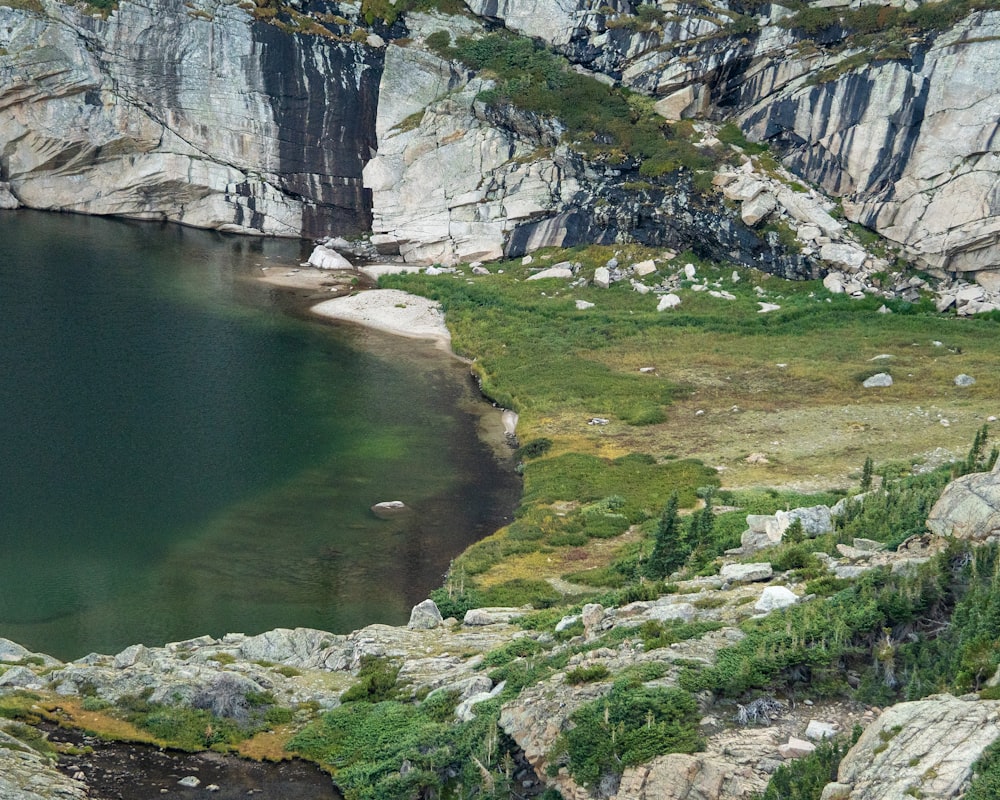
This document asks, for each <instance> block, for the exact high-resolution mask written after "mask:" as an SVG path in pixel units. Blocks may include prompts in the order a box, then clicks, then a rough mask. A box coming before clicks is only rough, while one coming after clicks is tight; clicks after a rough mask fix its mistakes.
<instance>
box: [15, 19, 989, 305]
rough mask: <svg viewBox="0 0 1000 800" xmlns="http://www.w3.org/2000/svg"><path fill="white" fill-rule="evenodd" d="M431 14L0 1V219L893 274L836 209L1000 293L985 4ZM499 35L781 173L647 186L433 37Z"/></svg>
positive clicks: (704, 145)
mask: <svg viewBox="0 0 1000 800" xmlns="http://www.w3.org/2000/svg"><path fill="white" fill-rule="evenodd" d="M435 5H436V4H434V3H424V4H423V5H422V6H421V7H424V8H431V9H432V10H431V11H423V12H419V13H418V12H411V13H402V14H401V15H400V14H398V13H393V14H391V15H388V16H390V18H391V19H392V24H391V25H389V24H387V23H385V22H384V21H383V20H381V19H379V14H378V13H377V12H372V11H371V10H370V9H369V6H367V5H365V4H361V5H359V4H357V3H351V2H340V3H335V2H326V1H325V0H324V2H313V3H304V4H298V3H296V4H292V5H288V6H282V5H277V4H273V3H259V4H257V5H253V4H250V3H237V2H232V1H230V2H216V0H210V1H208V2H202V0H199V1H198V2H193V3H180V2H179V1H178V0H155V2H153V3H151V4H146V5H143V4H137V3H133V2H122V3H121V4H119V5H115V6H114V7H108V8H106V9H104V10H100V9H98V8H96V7H91V6H86V5H81V6H67V5H62V4H59V3H56V2H52V0H45V2H44V3H38V4H35V3H28V2H17V3H14V4H13V6H14V7H10V6H0V142H2V143H3V147H2V148H0V149H2V152H3V156H2V158H0V206H2V207H17V206H19V205H24V206H28V207H33V208H45V209H58V210H68V211H77V212H82V213H91V214H117V215H122V216H129V217H137V218H146V219H168V220H174V221H177V222H182V223H184V224H189V225H195V226H199V227H210V228H218V229H220V230H227V231H238V232H245V233H251V232H260V233H266V234H272V235H284V236H310V237H311V236H322V235H337V236H356V235H359V234H362V233H366V232H369V233H371V235H372V241H373V242H374V243H375V244H377V245H378V247H379V249H380V250H381V251H383V252H398V253H400V254H402V256H403V257H404V258H405V259H407V260H408V261H413V262H425V263H426V262H441V263H445V264H447V263H453V262H455V261H470V260H476V259H478V260H487V259H492V258H497V257H499V256H501V255H502V254H507V255H508V256H510V255H520V254H524V253H527V252H531V251H533V250H534V249H537V248H539V247H543V246H548V245H567V246H568V245H573V244H577V243H580V242H603V243H612V242H628V241H637V242H642V243H645V244H651V245H663V246H668V247H673V248H675V249H678V250H683V249H686V248H689V247H693V248H695V249H696V250H697V251H699V252H700V253H703V254H704V255H705V257H712V258H717V259H721V258H730V259H732V260H734V261H737V262H739V263H742V264H745V265H747V266H755V267H759V268H761V269H764V270H765V271H769V272H775V273H778V274H782V275H786V276H788V277H795V276H802V277H809V276H822V275H825V274H827V273H834V275H835V277H836V279H837V280H841V283H842V284H850V282H851V281H850V279H848V280H847V281H843V280H842V279H841V278H840V277H837V274H838V273H841V274H843V273H845V272H846V273H847V274H848V278H849V276H850V273H853V272H854V271H856V270H858V269H861V268H864V266H865V265H866V264H867V265H868V266H869V267H870V268H871V269H872V271H874V272H881V271H884V265H883V263H882V262H879V261H878V260H877V257H876V261H875V262H874V263H871V260H872V258H873V256H872V254H868V255H867V256H866V255H862V252H861V250H859V249H858V247H857V246H856V245H858V243H857V242H856V241H852V240H851V237H848V239H847V242H846V243H845V242H844V241H842V239H843V235H844V231H843V225H842V224H841V222H840V221H839V220H838V219H837V218H835V217H834V218H831V217H830V215H829V213H828V212H830V211H833V210H836V214H837V216H838V217H839V216H840V215H841V213H842V215H843V218H846V219H847V220H852V221H855V222H859V223H861V224H863V225H864V226H867V227H868V228H871V229H873V230H875V231H877V232H878V233H879V234H880V235H881V236H882V237H884V238H885V240H886V241H887V242H888V243H889V245H890V246H891V247H893V248H897V249H898V252H899V254H900V255H901V256H902V258H903V259H904V260H905V261H907V262H911V263H912V264H914V265H916V266H917V267H918V268H920V269H924V270H927V271H929V272H931V273H933V274H935V275H937V276H938V277H940V278H944V277H949V276H950V277H959V276H960V277H961V279H962V280H964V281H965V282H966V283H969V284H971V283H973V281H974V280H975V281H978V283H979V284H980V285H981V286H982V287H984V288H985V289H986V290H989V291H993V292H995V291H996V290H998V289H1000V281H998V278H997V276H996V274H995V266H996V264H997V261H998V257H997V255H998V251H997V237H998V230H997V223H996V219H997V201H996V196H997V181H998V178H997V175H998V171H997V168H996V160H997V151H996V144H995V142H996V138H997V137H996V136H995V130H996V120H997V118H998V116H1000V113H998V107H997V103H998V100H997V98H998V97H1000V91H998V88H1000V87H998V86H996V85H995V81H996V78H995V76H994V72H995V70H992V69H989V68H988V65H990V64H992V63H994V62H995V61H996V57H997V47H998V45H997V39H998V37H997V35H996V29H997V26H998V24H1000V23H998V19H1000V18H998V16H997V13H998V12H995V11H988V10H986V11H976V10H974V9H973V7H972V6H970V7H969V9H968V13H966V14H959V15H958V16H959V18H958V19H954V18H952V17H947V16H944V17H942V18H940V19H938V18H935V17H934V16H933V13H931V12H930V11H928V12H927V13H924V14H923V15H921V13H918V12H921V11H922V9H923V6H919V5H918V4H916V3H913V4H909V5H907V7H906V8H907V10H906V11H905V12H904V11H899V12H898V14H897V12H896V11H895V10H894V9H893V8H892V7H890V6H888V5H887V6H886V7H885V9H883V11H884V13H883V17H884V27H885V31H884V32H883V33H882V34H879V35H880V36H881V37H882V38H878V36H875V34H873V33H872V30H873V25H874V23H872V22H871V21H870V20H869V19H868V17H870V16H874V14H868V16H865V13H866V9H869V10H871V11H872V12H875V11H877V10H878V8H880V6H879V5H877V4H875V5H869V4H868V3H864V4H861V6H860V9H859V8H848V7H847V5H846V4H836V3H826V2H824V3H814V4H812V7H810V8H809V9H806V10H807V11H809V12H810V13H811V16H809V15H807V16H806V17H805V18H804V19H803V21H802V22H801V23H800V22H798V20H799V17H798V16H797V15H798V14H804V13H805V12H803V11H801V10H800V9H799V8H798V6H795V7H791V6H789V7H785V6H781V5H778V4H773V5H766V6H758V5H743V4H740V3H737V2H733V3H721V4H714V5H710V7H702V5H699V4H686V3H673V2H670V3H667V2H659V3H648V4H635V3H633V2H628V1H627V0H614V2H609V3H602V4H597V3H594V2H590V0H574V1H572V2H571V1H570V0H564V1H562V2H557V3H539V2H536V0H504V1H503V2H496V1H495V0H470V1H469V2H467V3H465V6H466V7H467V10H468V11H467V13H465V14H460V15H455V14H452V15H444V14H441V13H440V12H438V11H434V10H433V7H434V6H435ZM931 5H932V4H928V7H930V6H931ZM448 8H451V9H453V8H454V6H453V5H452V6H448ZM403 11H404V12H405V8H403ZM893 14H896V16H893ZM899 14H903V15H904V16H899ZM907 14H909V15H910V16H905V15H907ZM911 17H912V18H911ZM370 22H373V23H374V25H372V24H369V23H370ZM497 26H501V27H503V28H506V29H508V30H509V31H512V32H515V33H517V34H520V35H523V36H530V37H534V38H536V39H537V40H538V41H541V42H544V43H545V44H546V45H548V46H549V47H550V48H552V49H553V50H554V51H555V52H558V53H560V54H562V55H563V56H564V57H565V58H566V59H568V61H569V62H570V63H571V64H572V65H573V66H574V68H575V69H577V70H579V71H581V72H582V73H583V74H585V75H588V76H592V77H593V79H594V80H596V81H601V82H603V83H606V84H607V83H610V84H613V85H619V86H622V87H626V88H628V89H630V90H632V91H634V92H638V93H640V94H642V95H646V96H648V98H649V103H650V107H652V108H654V109H655V111H656V112H657V113H658V114H659V115H660V116H661V118H662V119H663V120H666V121H669V123H670V124H677V123H678V121H688V120H693V121H696V123H697V124H696V125H695V128H694V131H695V134H696V135H695V137H694V140H693V141H694V143H695V145H696V146H697V147H698V148H700V149H701V150H702V151H703V152H705V153H707V152H708V151H710V150H712V149H713V148H716V152H719V150H718V148H717V147H716V145H717V144H718V141H717V140H716V139H715V138H714V133H715V132H717V128H718V125H719V124H721V123H722V122H725V121H735V122H736V123H737V124H738V125H739V126H740V128H742V130H743V132H744V133H745V134H746V135H747V137H748V138H749V139H750V140H751V141H753V142H765V143H768V144H770V145H771V146H772V149H773V152H774V154H775V155H777V156H778V157H779V158H780V160H781V162H782V164H783V166H784V167H785V168H787V169H788V170H789V171H790V172H789V173H786V172H784V171H783V170H778V171H775V168H774V166H773V165H774V160H773V159H771V160H770V161H769V162H768V164H766V165H764V166H763V167H761V168H755V173H756V174H757V176H758V177H759V176H760V173H762V172H763V173H767V174H769V175H770V177H771V178H772V179H773V180H770V181H769V182H765V186H766V188H765V189H762V188H761V187H758V186H756V185H753V184H746V183H745V182H744V183H741V184H739V185H737V186H733V185H732V183H733V181H732V180H731V179H730V176H731V175H732V173H731V172H728V171H727V170H726V168H725V167H724V166H722V167H720V169H721V170H722V171H721V172H720V174H719V175H718V176H717V180H715V181H714V183H715V185H716V187H718V188H717V190H716V191H712V190H707V191H706V190H705V187H704V181H702V180H701V178H699V176H698V172H706V167H705V166H704V165H701V164H700V163H699V165H698V166H696V167H694V169H693V171H692V169H690V168H685V167H684V165H683V163H680V164H678V165H676V166H675V167H674V169H672V170H668V171H667V172H666V173H664V174H657V175H653V174H651V173H649V172H648V171H642V169H641V167H642V164H641V163H640V162H641V158H640V159H638V160H636V159H635V158H633V157H627V158H625V159H624V160H623V159H621V158H617V159H616V160H608V159H607V158H605V157H596V158H595V157H593V156H587V155H586V154H585V153H584V150H586V148H585V147H584V148H583V149H581V146H582V145H587V146H590V145H589V144H588V143H587V142H579V141H573V140H571V139H570V138H569V132H568V131H567V129H566V126H565V125H564V124H563V123H562V122H561V121H560V120H559V119H558V118H557V117H547V116H540V115H538V114H534V113H524V112H522V111H520V110H518V109H517V107H516V105H510V104H494V105H489V104H485V103H483V102H482V101H480V100H477V98H478V97H480V95H481V94H482V92H483V91H485V90H489V89H491V87H492V86H493V85H494V84H493V79H491V78H490V77H488V76H485V75H477V74H475V73H474V72H473V71H471V70H470V69H468V68H467V67H466V66H464V65H463V64H462V63H460V62H458V61H456V60H453V59H450V58H446V57H442V56H441V55H440V54H439V53H440V46H439V45H440V42H437V43H436V45H437V46H436V47H431V46H428V45H427V42H428V40H429V39H433V37H434V36H439V35H440V34H442V33H446V34H447V35H448V36H449V37H450V38H451V39H452V40H455V39H457V38H458V37H460V36H467V37H476V36H481V35H483V32H484V30H486V29H490V28H496V27H497ZM865 36H867V37H868V38H867V39H865V38H864V37H865ZM873 36H875V38H874V40H873V39H872V37H873ZM677 130H680V128H678V129H677ZM573 135H574V136H575V135H577V134H575V133H574V134H573ZM681 135H684V136H687V135H690V133H683V134H681ZM597 144H598V145H599V146H600V145H602V143H601V142H598V143H597ZM722 150H723V151H724V150H725V148H722ZM706 177H708V178H711V170H709V171H708V174H707V175H706ZM803 183H807V184H809V188H808V190H806V189H805V187H803V185H802V184H803ZM733 202H736V203H739V204H740V206H739V208H734V207H733V205H732V203H733ZM835 204H836V205H835ZM817 207H819V208H820V209H821V210H822V212H823V213H817V211H816V208H817ZM737 211H738V212H739V213H737ZM776 221H777V222H780V221H787V222H790V223H791V225H792V227H793V228H795V229H796V233H797V238H798V241H799V242H800V244H798V245H792V244H791V242H790V241H788V240H787V239H786V240H784V241H782V240H781V239H780V237H779V236H777V234H776V233H775V229H774V228H773V227H772V228H770V229H769V228H768V227H767V225H768V224H769V223H772V224H773V223H775V222H776ZM803 229H804V230H803ZM894 257H895V256H892V257H890V258H889V261H890V262H892V260H893V258H894ZM963 288H964V286H963V285H960V286H958V287H957V289H959V290H961V289H963ZM970 294H971V292H970ZM959 296H961V295H959Z"/></svg>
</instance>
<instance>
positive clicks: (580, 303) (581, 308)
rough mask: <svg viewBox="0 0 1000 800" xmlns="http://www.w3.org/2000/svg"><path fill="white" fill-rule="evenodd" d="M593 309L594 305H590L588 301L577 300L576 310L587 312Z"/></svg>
mask: <svg viewBox="0 0 1000 800" xmlns="http://www.w3.org/2000/svg"><path fill="white" fill-rule="evenodd" d="M593 307H594V304H593V303H588V302H587V301H586V300H577V301H576V310H577V311H586V310H587V309H588V308H593Z"/></svg>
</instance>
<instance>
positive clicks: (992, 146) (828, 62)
mask: <svg viewBox="0 0 1000 800" xmlns="http://www.w3.org/2000/svg"><path fill="white" fill-rule="evenodd" d="M467 5H468V6H469V7H470V8H471V9H472V10H473V11H475V12H476V13H478V14H482V15H484V16H488V17H492V18H494V19H497V20H498V21H501V22H502V23H503V24H504V25H506V26H507V27H508V28H511V29H512V30H515V31H517V32H519V33H523V34H526V35H530V36H535V37H538V38H541V39H543V40H545V41H546V42H548V43H549V44H550V45H552V46H554V47H555V48H556V49H558V50H559V51H560V52H562V53H563V54H564V55H566V56H567V57H568V58H569V59H570V60H571V61H573V62H574V63H576V64H579V65H580V66H582V67H585V68H586V69H589V70H594V71H595V72H598V73H603V74H605V75H608V76H610V77H612V78H613V79H615V80H619V81H621V82H622V83H624V84H625V85H627V86H630V87H632V88H635V89H639V90H641V91H644V92H647V93H650V94H652V95H653V96H654V97H655V98H662V99H661V100H660V101H659V103H658V104H657V107H662V108H663V109H664V113H665V115H667V116H668V117H669V118H680V117H691V116H698V115H708V114H711V113H712V112H713V111H716V112H719V111H721V112H723V113H732V112H733V111H735V112H737V114H738V115H739V120H740V123H741V127H743V128H744V130H745V131H747V132H748V133H749V135H750V138H751V139H752V140H755V141H756V140H765V141H768V142H770V143H772V144H774V145H776V146H777V148H778V149H779V150H780V151H782V152H783V154H784V163H785V164H786V165H787V166H789V167H790V168H791V169H792V170H793V171H794V172H796V173H798V174H799V175H802V176H804V177H806V178H808V179H809V180H811V181H813V182H815V183H817V184H819V185H821V186H822V187H823V188H824V189H825V190H826V191H827V192H829V193H830V194H833V195H836V196H841V197H842V198H843V207H844V211H845V214H846V216H847V217H848V219H850V220H852V221H856V222H861V223H862V224H865V225H867V226H869V227H872V228H875V229H877V230H878V231H879V232H880V233H881V234H882V235H883V236H885V237H887V238H888V239H890V240H893V241H895V242H898V243H900V244H901V245H903V247H904V250H905V252H906V254H907V255H908V256H909V257H911V258H913V259H915V260H916V261H917V262H918V263H919V264H920V265H921V266H923V267H924V268H930V269H936V270H942V271H945V270H947V271H954V272H964V271H976V270H982V269H988V268H995V267H996V264H997V263H998V262H1000V222H998V211H1000V206H998V201H997V196H998V192H997V188H998V185H1000V178H998V167H997V164H998V159H1000V145H998V140H1000V137H997V135H996V133H997V127H998V122H997V120H998V119H1000V75H998V74H997V71H996V70H993V69H990V67H989V65H991V64H995V63H996V62H997V60H998V59H1000V37H998V31H1000V12H996V11H993V12H980V13H973V14H971V15H970V16H969V17H967V18H966V19H965V20H963V21H961V22H960V23H958V24H957V25H956V26H955V27H954V28H952V29H951V30H948V31H946V32H944V33H942V34H940V35H935V34H929V35H925V36H924V37H923V38H922V39H920V40H919V41H914V40H911V41H910V42H908V43H906V44H907V45H908V55H907V57H904V58H902V59H899V60H889V61H878V60H875V59H871V60H868V59H865V60H863V61H862V63H861V65H860V66H859V67H854V68H851V63H852V62H851V61H847V62H846V64H845V63H843V62H845V60H846V59H854V62H853V63H857V56H858V51H857V50H853V49H850V48H847V49H841V50H840V51H839V52H838V51H837V50H836V49H834V50H831V51H830V52H828V53H827V52H824V50H823V49H821V48H817V47H815V46H812V47H807V48H799V47H798V46H797V45H798V42H797V39H800V38H810V37H808V36H807V35H806V34H804V33H803V32H801V31H799V32H796V31H795V30H793V29H787V28H783V27H779V26H778V25H776V24H775V23H776V22H777V21H778V20H780V19H781V18H782V17H785V16H788V15H789V14H790V13H791V11H789V10H787V9H786V8H783V7H781V6H774V5H772V6H770V7H768V8H767V9H766V11H764V12H763V13H762V15H761V16H759V17H757V19H756V20H755V22H756V23H757V25H753V24H748V23H749V20H746V19H745V18H744V20H745V21H744V22H743V24H739V23H737V24H734V22H733V18H732V17H731V16H726V15H724V14H721V13H719V11H718V10H714V9H713V10H709V9H705V8H703V7H699V8H698V9H697V11H696V12H692V13H685V10H684V6H678V7H677V9H676V10H674V11H673V12H672V13H671V16H669V17H666V18H665V19H663V20H662V21H661V22H659V23H658V24H655V25H649V24H645V25H644V24H625V25H623V24H621V22H622V20H623V19H627V17H628V13H627V12H630V11H631V10H632V9H629V8H625V7H624V5H625V4H624V3H621V2H608V3H601V4H596V3H592V2H589V0H559V2H552V3H540V2H538V0H470V1H469V2H468V3H467ZM820 5H822V6H825V7H834V6H840V5H847V4H846V3H843V4H841V3H833V2H830V3H822V4H820ZM622 12H626V13H625V14H622ZM763 14H766V16H763ZM843 36H844V33H843V32H842V31H839V29H838V28H837V27H836V26H833V28H832V29H831V30H830V31H827V32H826V33H825V34H823V35H814V36H813V37H811V38H814V39H816V40H817V41H819V42H820V43H821V44H833V43H836V42H837V41H838V40H839V39H842V38H843ZM824 37H825V38H824ZM750 203H751V206H750V208H749V209H748V210H747V211H748V218H747V220H746V221H747V222H748V224H757V222H759V220H760V219H762V218H763V216H764V215H765V214H766V212H767V203H768V201H766V200H760V201H757V200H756V199H754V200H752V201H750Z"/></svg>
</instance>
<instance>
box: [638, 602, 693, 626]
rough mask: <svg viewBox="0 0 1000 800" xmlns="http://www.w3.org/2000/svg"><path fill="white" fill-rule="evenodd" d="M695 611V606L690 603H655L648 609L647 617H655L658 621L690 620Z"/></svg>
mask: <svg viewBox="0 0 1000 800" xmlns="http://www.w3.org/2000/svg"><path fill="white" fill-rule="evenodd" d="M695 613H696V611H695V607H694V606H693V605H691V604H690V603H667V604H664V605H662V606H661V605H655V606H653V607H652V608H651V609H649V619H655V620H658V621H660V622H668V621H671V620H680V621H681V622H690V621H691V620H693V619H694V617H695Z"/></svg>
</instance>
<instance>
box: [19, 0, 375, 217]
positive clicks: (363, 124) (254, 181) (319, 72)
mask: <svg viewBox="0 0 1000 800" xmlns="http://www.w3.org/2000/svg"><path fill="white" fill-rule="evenodd" d="M286 27H287V26H286ZM347 38H348V37H345V36H339V37H338V36H337V35H330V36H326V35H308V34H301V33H289V32H287V31H286V30H285V29H283V28H281V27H277V26H274V25H271V24H267V23H265V22H259V21H254V20H253V19H252V17H251V16H250V15H249V13H248V12H247V11H246V10H244V8H243V7H241V6H240V5H237V4H236V3H233V2H221V3H220V2H214V0H204V2H187V3H185V2H182V0H154V1H153V2H152V3H150V4H149V5H140V4H138V3H132V2H123V3H122V4H121V5H120V6H119V7H118V8H117V9H116V10H115V11H113V12H112V13H111V14H110V16H109V17H108V18H107V19H102V18H100V17H98V16H90V15H88V14H87V13H85V12H84V10H83V7H66V6H62V5H58V4H56V3H49V4H48V5H47V6H46V13H45V14H44V15H43V14H36V13H33V12H30V11H19V10H12V9H7V8H0V48H3V51H0V52H3V53H4V54H3V55H0V182H3V183H5V184H6V185H7V187H8V190H9V192H10V193H11V194H12V195H13V196H14V197H15V198H16V199H17V200H18V201H19V202H20V203H21V204H23V205H26V206H30V207H34V208H43V209H52V210H63V211H77V212H82V213H90V214H116V215H121V216H128V217H136V218H147V219H166V220H171V221H176V222H181V223H184V224H188V225H194V226H197V227H206V228H217V229H220V230H227V231H239V232H246V233H266V234H276V235H284V236H312V235H319V234H330V233H344V234H351V233H360V232H361V231H363V230H365V229H367V228H368V226H369V224H370V200H369V198H368V195H367V193H366V192H365V191H364V189H363V188H362V186H361V169H362V167H363V165H364V161H365V160H367V158H368V157H369V155H370V153H371V150H372V148H373V147H374V144H375V135H374V122H375V108H376V102H377V91H378V82H379V77H380V74H381V68H382V51H381V49H375V48H372V47H369V46H367V45H366V44H364V43H357V42H352V41H346V39H347Z"/></svg>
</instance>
